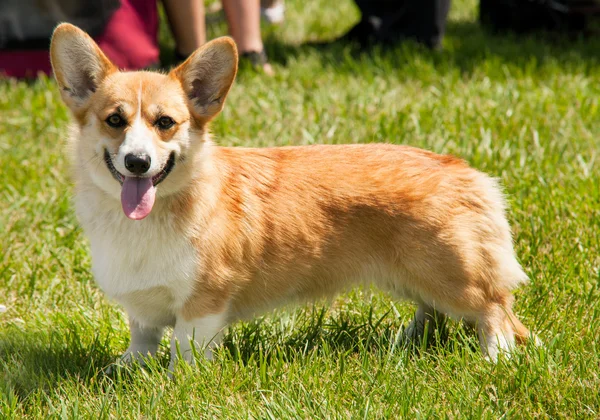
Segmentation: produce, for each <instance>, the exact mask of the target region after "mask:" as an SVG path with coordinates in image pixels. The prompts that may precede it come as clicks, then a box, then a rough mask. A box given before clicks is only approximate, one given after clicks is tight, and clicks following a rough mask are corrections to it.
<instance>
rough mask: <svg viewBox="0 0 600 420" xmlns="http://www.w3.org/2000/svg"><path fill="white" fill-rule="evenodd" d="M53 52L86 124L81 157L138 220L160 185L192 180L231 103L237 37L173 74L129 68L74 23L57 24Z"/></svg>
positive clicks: (65, 94) (62, 82)
mask: <svg viewBox="0 0 600 420" xmlns="http://www.w3.org/2000/svg"><path fill="white" fill-rule="evenodd" d="M50 56H51V61H52V67H53V69H54V76H55V78H56V81H57V82H58V86H59V89H60V93H61V95H62V98H63V100H64V102H65V103H66V104H67V106H68V107H69V108H70V109H71V111H72V112H73V115H74V117H75V121H76V124H78V127H79V135H78V139H77V142H78V144H77V156H76V159H77V162H75V163H76V165H77V166H78V167H79V169H80V170H84V171H86V172H87V173H89V175H90V178H91V179H92V181H93V182H94V184H95V185H96V186H97V187H99V188H101V189H103V190H104V191H106V192H107V193H109V194H110V195H112V196H114V197H115V198H118V197H120V199H121V203H122V206H123V211H124V212H125V214H126V215H127V217H129V218H131V219H135V220H139V219H143V218H144V217H146V216H147V215H148V214H149V213H150V211H151V210H152V206H153V205H154V201H155V197H156V192H157V190H158V189H162V191H161V194H160V195H161V196H164V195H168V194H171V193H173V192H176V191H178V190H179V189H181V188H182V187H183V186H184V184H185V182H186V181H189V179H186V177H185V176H184V173H189V168H188V170H187V172H186V169H185V165H186V164H187V165H192V164H193V159H187V158H189V157H191V156H192V155H194V154H195V153H197V152H198V151H199V150H201V148H202V144H201V143H202V142H203V141H204V140H203V139H204V135H203V134H204V132H205V130H206V124H207V123H208V122H209V121H210V120H211V119H212V118H214V117H215V116H216V115H217V114H218V113H219V112H220V111H221V110H222V109H223V105H224V103H225V98H226V96H227V93H228V92H229V89H230V87H231V85H232V83H233V80H234V78H235V75H236V72H237V62H238V57H237V49H236V46H235V43H234V42H233V40H231V39H230V38H219V39H216V40H214V41H212V42H209V43H207V44H206V45H204V46H203V47H202V48H200V49H198V50H197V51H196V52H194V53H193V54H192V55H191V56H190V57H189V58H188V59H187V60H186V61H185V62H184V63H183V64H181V65H180V66H179V67H177V68H176V69H174V70H172V71H171V72H170V73H168V74H166V75H165V74H160V73H153V72H121V71H119V70H118V69H117V68H116V67H115V66H114V65H113V64H112V63H111V62H110V61H109V60H108V58H106V56H105V55H104V54H103V53H102V51H101V50H100V48H99V47H98V46H97V45H96V43H95V42H94V41H93V40H92V38H90V37H89V36H88V35H87V34H86V33H85V32H83V31H82V30H80V29H79V28H77V27H75V26H73V25H70V24H61V25H59V26H58V27H57V28H56V30H55V31H54V34H53V36H52V42H51V46H50ZM190 160H191V161H192V162H189V161H190ZM178 172H179V174H178ZM159 184H161V185H160V186H159Z"/></svg>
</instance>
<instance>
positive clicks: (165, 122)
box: [156, 117, 175, 130]
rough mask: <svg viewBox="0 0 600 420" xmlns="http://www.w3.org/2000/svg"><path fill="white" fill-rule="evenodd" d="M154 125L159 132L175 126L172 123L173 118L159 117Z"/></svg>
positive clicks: (173, 122)
mask: <svg viewBox="0 0 600 420" xmlns="http://www.w3.org/2000/svg"><path fill="white" fill-rule="evenodd" d="M156 125H157V126H158V128H160V129H161V130H168V129H169V128H171V127H173V126H174V125H175V121H173V118H171V117H160V118H159V119H158V120H157V121H156Z"/></svg>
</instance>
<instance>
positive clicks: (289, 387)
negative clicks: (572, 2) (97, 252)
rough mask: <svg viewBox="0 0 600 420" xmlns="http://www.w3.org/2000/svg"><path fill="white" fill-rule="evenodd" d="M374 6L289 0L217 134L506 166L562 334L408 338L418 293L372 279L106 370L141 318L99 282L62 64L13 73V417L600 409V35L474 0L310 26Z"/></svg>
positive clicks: (4, 274)
mask: <svg viewBox="0 0 600 420" xmlns="http://www.w3.org/2000/svg"><path fill="white" fill-rule="evenodd" d="M357 16H358V15H357V12H356V10H354V9H353V6H352V3H350V2H349V1H344V2H341V3H339V2H325V1H311V2H300V1H288V15H287V21H286V23H285V24H284V25H283V26H282V27H280V28H270V29H269V28H266V29H265V38H266V41H267V49H268V52H269V54H270V56H271V59H272V62H273V64H274V67H275V70H276V72H277V74H276V76H275V77H273V78H269V77H266V76H263V75H261V74H259V73H256V72H253V71H252V70H250V69H244V71H242V72H241V73H240V75H239V78H238V80H237V82H236V84H235V86H234V88H233V90H232V92H231V95H230V97H229V99H228V102H227V105H226V108H225V111H224V112H223V115H221V116H220V117H219V118H218V119H217V120H216V121H215V123H214V124H213V131H214V135H215V138H216V139H217V141H218V142H220V143H221V144H224V145H252V146H269V145H289V144H310V143H355V142H377V141H387V142H393V143H398V144H410V145H413V146H418V147H423V148H427V149H430V150H433V151H435V152H440V153H453V154H456V155H458V156H461V157H463V158H464V159H466V160H467V161H468V162H470V163H471V164H472V165H473V166H474V167H476V168H478V169H480V170H483V171H485V172H487V173H489V174H491V175H493V176H496V177H499V178H500V179H501V181H502V183H503V185H504V186H505V189H506V192H507V195H508V197H509V219H510V221H511V224H512V226H513V231H514V237H515V246H516V250H517V253H518V255H519V258H520V260H521V261H522V263H523V266H524V267H525V270H526V272H527V274H528V275H529V277H530V278H531V281H530V283H529V284H528V285H526V286H524V287H522V288H520V289H519V290H517V291H516V297H517V301H516V311H517V313H518V314H519V315H520V316H521V318H522V319H523V320H524V322H525V323H526V324H527V325H528V326H529V327H531V328H532V329H533V330H534V331H536V332H537V333H538V335H539V336H540V337H541V339H542V340H543V341H544V343H545V348H531V347H526V348H524V349H521V350H519V351H518V352H517V353H516V355H515V356H514V357H513V358H512V359H510V360H501V361H500V362H499V363H498V364H496V365H493V364H490V363H487V362H485V361H484V360H483V358H482V357H481V355H480V352H479V350H478V347H477V343H476V339H475V337H474V336H473V335H472V334H471V333H470V332H469V331H468V330H466V329H465V328H463V327H462V325H461V324H459V323H456V322H452V323H451V324H450V326H449V331H448V339H447V340H445V341H442V342H441V343H439V344H438V345H436V346H433V347H430V348H427V349H422V350H421V351H415V350H409V349H405V348H403V347H401V346H399V345H397V344H396V343H397V340H396V338H397V336H398V335H399V334H400V333H401V331H402V328H403V325H405V324H406V323H407V322H408V321H409V320H410V318H411V316H412V312H413V310H414V308H413V307H412V305H411V304H409V303H406V302H394V301H392V300H390V299H389V297H388V296H386V295H383V294H381V293H379V292H377V291H376V290H355V291H353V292H351V293H349V294H346V295H343V296H341V297H340V298H338V299H336V300H335V302H334V303H333V304H327V303H319V304H317V305H315V306H304V307H300V308H288V309H286V310H281V311H277V312H275V313H270V314H267V315H266V316H265V317H263V318H261V319H260V320H258V321H256V322H251V323H238V324H236V325H234V326H233V327H232V328H231V329H230V330H229V332H228V334H227V336H226V339H225V344H224V345H223V347H222V348H220V350H219V351H218V352H217V356H216V360H215V361H214V362H213V363H207V362H201V363H200V364H199V366H198V367H197V368H194V369H191V368H187V367H184V366H182V367H181V368H180V369H179V370H178V372H177V374H176V375H175V378H174V380H170V379H169V378H168V377H167V374H166V369H165V365H166V364H167V362H168V361H167V358H168V351H167V349H166V348H165V349H163V350H162V351H161V354H160V357H158V358H157V359H156V360H155V361H152V362H151V363H150V366H149V367H148V368H147V369H139V368H134V369H130V370H123V371H119V372H118V374H117V375H116V376H114V377H106V376H104V375H102V374H101V370H102V368H103V367H104V366H106V365H108V364H109V363H111V362H112V361H113V360H115V359H116V358H117V357H118V355H119V354H120V353H121V352H122V351H123V350H124V349H125V348H126V347H127V344H128V329H127V323H126V318H125V316H124V314H123V312H122V310H121V309H120V308H119V307H118V306H116V305H114V304H113V303H111V302H109V301H108V300H107V299H106V298H105V297H104V296H103V295H102V293H101V292H100V291H99V290H98V288H97V287H96V285H95V283H94V281H93V278H92V275H91V272H90V256H89V252H88V246H89V245H88V242H87V239H86V238H85V236H84V234H83V232H82V231H81V229H80V228H79V227H78V224H77V221H76V219H75V217H74V214H73V211H72V209H71V205H70V200H71V193H72V189H71V182H70V180H69V175H68V164H67V161H66V153H65V149H64V137H65V134H66V127H67V120H68V113H67V111H66V109H65V107H64V106H63V105H62V103H61V102H60V99H59V96H58V94H57V90H56V85H55V84H54V83H53V82H52V81H49V80H47V79H41V80H38V81H36V82H34V83H25V82H15V81H10V80H9V81H2V82H0V168H1V169H0V173H1V175H2V176H1V177H0V304H4V305H6V306H7V312H5V313H0V418H11V417H16V418H20V417H26V418H35V419H37V418H76V417H84V418H89V417H91V418H120V417H124V418H142V417H143V418H181V417H192V418H194V417H198V418H275V419H279V418H325V417H331V418H382V417H389V418H402V417H411V418H426V417H433V416H435V417H449V418H491V419H496V418H499V417H507V418H521V417H524V418H529V417H544V418H547V417H551V418H598V417H600V394H599V393H600V378H599V366H600V349H599V345H600V344H599V343H600V340H598V339H599V337H600V305H598V301H599V300H600V285H599V283H600V272H599V267H600V247H599V243H598V242H599V239H598V238H599V237H600V186H599V184H600V182H599V175H600V170H599V169H600V163H599V156H598V151H599V150H600V102H599V101H600V99H599V98H600V66H599V64H600V53H599V52H600V40H598V39H596V40H593V39H592V40H587V41H584V40H578V41H573V42H566V41H563V42H558V43H557V42H556V40H548V39H539V38H535V37H525V38H515V37H511V36H506V37H501V36H491V35H486V34H485V33H483V32H482V31H481V29H480V28H479V27H478V26H477V24H476V4H475V2H474V1H472V0H459V1H455V2H454V4H453V8H452V11H451V16H450V22H449V28H448V33H447V37H446V39H445V42H444V46H445V49H444V51H442V52H436V53H434V52H429V51H426V50H424V49H422V48H419V47H417V46H415V45H404V46H398V47H397V48H395V49H391V50H385V51H382V50H375V51H373V52H371V53H364V54H359V53H356V52H355V51H353V50H352V49H351V48H349V47H348V46H340V45H337V46H331V47H323V48H313V47H309V46H306V45H302V44H303V43H304V42H306V41H309V40H311V41H314V40H324V39H332V38H334V37H336V36H338V35H340V34H341V33H343V32H344V30H345V29H347V28H348V27H349V26H350V25H351V23H352V22H353V21H354V20H355V19H356V18H357ZM223 31H224V27H223V25H222V24H217V25H213V27H211V33H212V35H217V34H222V33H223ZM162 39H164V44H165V51H166V53H165V56H168V55H169V49H170V48H172V42H171V41H170V40H169V39H168V37H167V36H166V35H165V34H163V36H162ZM164 343H165V346H166V344H167V341H166V340H165V342H164Z"/></svg>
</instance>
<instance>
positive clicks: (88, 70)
mask: <svg viewBox="0 0 600 420" xmlns="http://www.w3.org/2000/svg"><path fill="white" fill-rule="evenodd" d="M50 60H51V62H52V69H53V71H54V77H55V78H56V81H57V83H58V87H59V88H60V94H61V95H62V98H63V100H64V101H65V103H66V104H67V105H68V106H69V107H70V108H71V109H72V110H73V111H77V110H79V109H80V108H81V107H82V106H83V105H84V104H85V103H86V101H87V100H88V99H89V97H90V96H91V95H92V93H94V92H95V91H96V89H97V88H98V86H99V85H100V83H101V82H102V80H103V79H104V78H105V77H106V76H108V75H109V74H111V73H114V72H116V71H117V68H116V67H115V66H114V65H113V64H112V63H111V62H110V60H109V59H108V58H106V56H105V55H104V53H103V52H102V51H101V50H100V47H98V45H96V43H95V42H94V40H93V39H92V38H91V37H90V36H89V35H88V34H86V33H85V32H83V31H82V30H81V29H79V28H78V27H76V26H73V25H70V24H68V23H62V24H60V25H58V26H57V27H56V29H55V30H54V33H53V34H52V41H50Z"/></svg>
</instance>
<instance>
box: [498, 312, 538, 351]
mask: <svg viewBox="0 0 600 420" xmlns="http://www.w3.org/2000/svg"><path fill="white" fill-rule="evenodd" d="M507 322H510V324H511V327H512V330H513V331H514V332H515V342H516V343H517V344H519V345H522V346H524V345H526V344H527V342H528V341H529V340H533V344H535V345H536V346H541V345H542V341H541V340H540V339H539V337H538V336H537V335H535V334H533V333H532V332H531V331H529V329H528V328H527V327H526V326H525V325H523V323H522V322H521V321H520V320H519V318H517V316H516V315H515V314H514V313H512V312H511V313H510V314H509V315H508V320H507Z"/></svg>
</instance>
